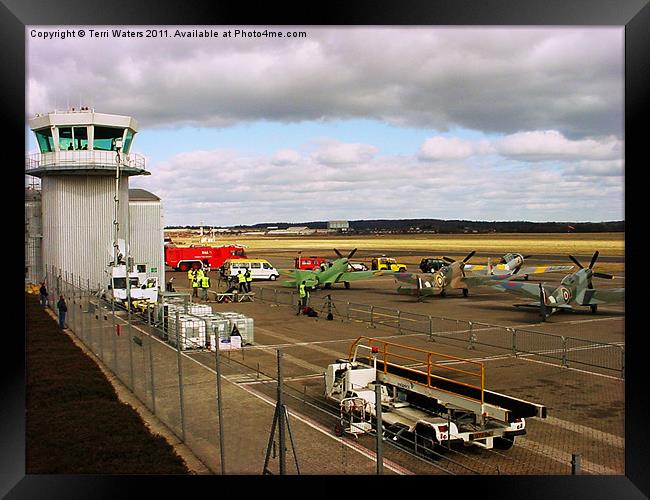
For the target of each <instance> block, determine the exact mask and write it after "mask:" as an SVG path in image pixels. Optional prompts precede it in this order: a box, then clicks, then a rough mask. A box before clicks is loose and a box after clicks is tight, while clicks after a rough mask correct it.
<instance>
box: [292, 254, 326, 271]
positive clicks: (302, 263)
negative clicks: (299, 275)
mask: <svg viewBox="0 0 650 500" xmlns="http://www.w3.org/2000/svg"><path fill="white" fill-rule="evenodd" d="M323 263H324V264H326V265H327V264H328V263H329V261H328V260H327V259H325V258H323V257H314V256H312V257H296V258H294V259H293V267H295V268H296V269H304V270H309V271H312V270H314V271H316V270H318V268H319V267H320V265H321V264H323Z"/></svg>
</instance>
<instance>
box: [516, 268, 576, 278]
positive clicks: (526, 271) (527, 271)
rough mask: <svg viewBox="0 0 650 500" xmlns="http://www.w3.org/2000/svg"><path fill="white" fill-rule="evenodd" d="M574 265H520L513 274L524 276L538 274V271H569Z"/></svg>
mask: <svg viewBox="0 0 650 500" xmlns="http://www.w3.org/2000/svg"><path fill="white" fill-rule="evenodd" d="M573 268H574V266H526V267H521V268H520V269H519V271H517V272H516V273H515V276H525V275H527V274H540V273H559V272H562V271H571V269H573Z"/></svg>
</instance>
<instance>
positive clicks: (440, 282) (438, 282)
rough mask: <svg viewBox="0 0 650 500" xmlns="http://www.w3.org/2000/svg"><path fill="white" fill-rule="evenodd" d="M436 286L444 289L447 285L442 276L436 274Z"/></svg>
mask: <svg viewBox="0 0 650 500" xmlns="http://www.w3.org/2000/svg"><path fill="white" fill-rule="evenodd" d="M436 284H437V285H438V286H439V287H442V286H443V285H444V284H445V280H443V279H442V276H441V275H440V274H436Z"/></svg>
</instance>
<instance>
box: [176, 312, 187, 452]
mask: <svg viewBox="0 0 650 500" xmlns="http://www.w3.org/2000/svg"><path fill="white" fill-rule="evenodd" d="M176 352H177V355H176V359H177V363H178V399H179V401H180V411H181V435H182V439H183V442H185V408H184V406H183V361H182V359H181V322H180V313H179V311H176Z"/></svg>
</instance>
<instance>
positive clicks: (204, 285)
mask: <svg viewBox="0 0 650 500" xmlns="http://www.w3.org/2000/svg"><path fill="white" fill-rule="evenodd" d="M209 288H210V276H208V273H205V274H204V275H203V277H202V278H201V298H202V299H203V300H208V289H209Z"/></svg>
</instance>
